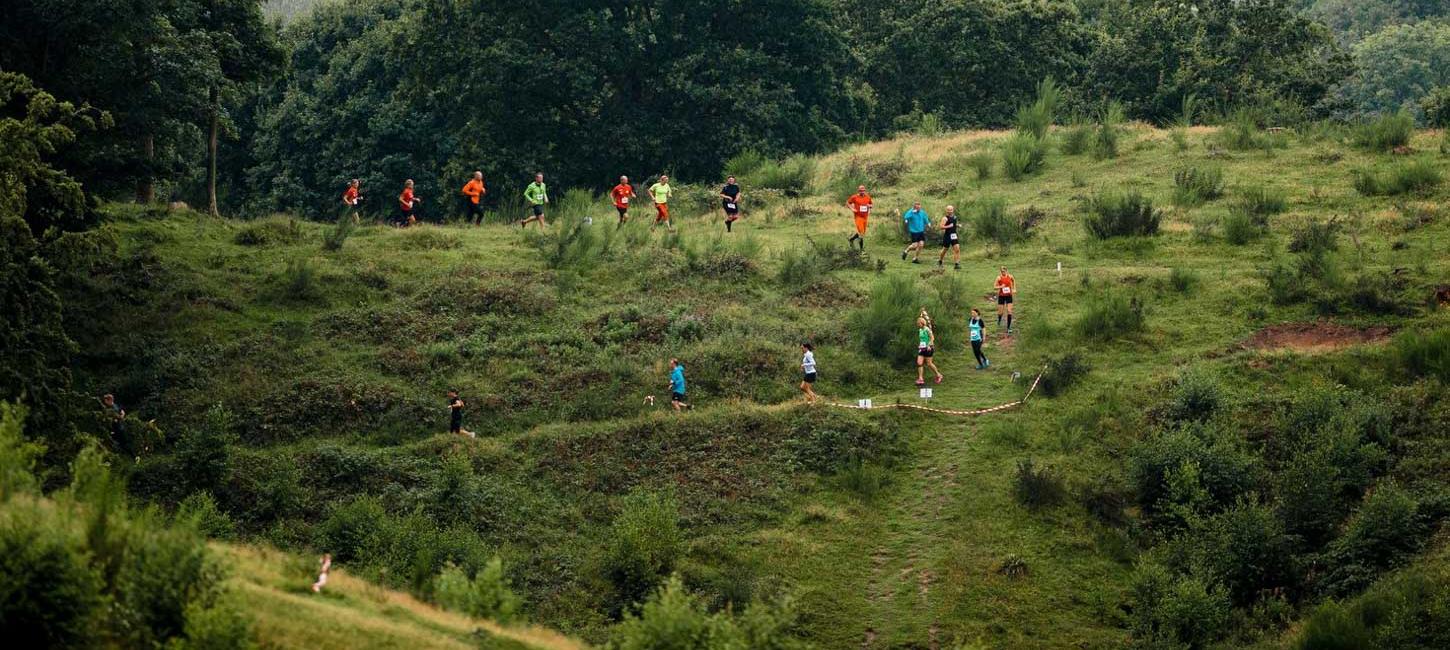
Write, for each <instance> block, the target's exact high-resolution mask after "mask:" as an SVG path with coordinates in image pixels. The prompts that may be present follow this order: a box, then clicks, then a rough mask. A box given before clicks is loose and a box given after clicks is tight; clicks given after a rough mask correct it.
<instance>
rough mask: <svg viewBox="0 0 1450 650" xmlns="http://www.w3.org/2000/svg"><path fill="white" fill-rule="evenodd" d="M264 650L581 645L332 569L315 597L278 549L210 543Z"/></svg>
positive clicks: (297, 566)
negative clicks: (229, 573) (229, 574)
mask: <svg viewBox="0 0 1450 650" xmlns="http://www.w3.org/2000/svg"><path fill="white" fill-rule="evenodd" d="M214 548H215V549H216V550H217V551H218V552H219V553H220V554H221V555H222V556H223V557H224V558H226V559H227V561H228V562H229V563H230V564H231V565H232V568H233V574H232V575H233V577H232V582H233V585H234V586H235V588H236V589H237V590H238V592H239V595H240V599H239V600H240V602H241V603H243V604H244V610H245V611H246V612H247V613H248V614H250V615H251V616H252V617H253V620H254V631H255V634H256V635H257V637H258V638H259V639H260V640H261V641H262V643H263V645H264V646H265V647H277V648H315V649H318V650H330V649H336V650H357V649H359V648H458V649H463V648H480V647H482V648H498V649H499V650H525V649H528V648H535V649H538V650H572V649H575V648H582V647H584V646H583V645H581V644H579V643H578V642H576V641H573V640H571V639H568V638H566V637H563V636H561V635H558V634H555V633H553V632H549V631H547V630H544V629H541V628H536V627H527V628H512V627H504V626H500V625H498V624H496V623H494V622H492V621H486V620H479V619H472V618H468V617H466V616H460V615H458V614H454V613H451V612H445V611H442V610H439V609H436V608H434V607H431V606H429V605H426V604H424V603H420V602H418V600H417V599H415V598H413V597H412V596H409V595H406V594H402V593H399V592H396V591H391V590H388V589H384V588H382V587H378V586H377V585H374V584H371V583H369V582H366V581H364V580H360V579H358V578H354V577H353V576H351V575H348V573H347V571H346V570H345V569H338V570H334V571H333V572H332V574H331V575H330V576H329V580H328V584H327V588H326V589H325V590H324V591H323V593H322V594H321V595H317V594H313V593H312V591H311V584H312V581H313V580H314V579H315V578H316V575H315V573H314V571H315V567H314V566H313V563H312V562H310V561H307V560H306V559H302V558H298V557H296V556H291V555H288V554H285V553H281V552H279V551H274V550H270V549H265V548H260V547H251V546H231V545H224V544H217V545H215V546H214Z"/></svg>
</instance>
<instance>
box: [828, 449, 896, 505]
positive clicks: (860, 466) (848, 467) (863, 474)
mask: <svg viewBox="0 0 1450 650" xmlns="http://www.w3.org/2000/svg"><path fill="white" fill-rule="evenodd" d="M836 482H837V483H838V484H839V485H840V486H841V488H842V489H844V490H846V491H847V492H850V493H852V494H854V495H856V496H857V497H859V498H860V499H862V500H864V501H871V500H873V499H875V498H876V496H877V495H878V494H880V493H881V489H882V488H883V487H885V486H886V470H885V469H884V468H882V467H881V466H880V465H877V464H875V463H872V462H870V461H866V460H862V459H860V458H852V459H850V460H849V461H847V462H846V464H845V465H844V466H843V467H841V469H840V470H839V471H838V472H836Z"/></svg>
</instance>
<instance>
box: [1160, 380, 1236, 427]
mask: <svg viewBox="0 0 1450 650" xmlns="http://www.w3.org/2000/svg"><path fill="white" fill-rule="evenodd" d="M1223 406H1224V396H1223V388H1222V387H1221V386H1220V385H1219V383H1218V380H1217V379H1215V378H1214V377H1213V376H1212V375H1209V374H1208V373H1207V372H1205V371H1201V370H1197V371H1188V372H1184V373H1183V374H1181V375H1179V376H1178V381H1177V382H1175V383H1174V385H1173V389H1172V390H1171V391H1169V393H1168V399H1167V401H1165V402H1164V403H1163V404H1162V406H1160V407H1159V409H1158V417H1159V418H1160V419H1162V420H1164V421H1166V422H1173V423H1182V422H1204V421H1207V420H1209V419H1210V418H1212V417H1213V416H1214V415H1215V414H1217V413H1218V412H1219V411H1220V410H1221V409H1222V408H1223Z"/></svg>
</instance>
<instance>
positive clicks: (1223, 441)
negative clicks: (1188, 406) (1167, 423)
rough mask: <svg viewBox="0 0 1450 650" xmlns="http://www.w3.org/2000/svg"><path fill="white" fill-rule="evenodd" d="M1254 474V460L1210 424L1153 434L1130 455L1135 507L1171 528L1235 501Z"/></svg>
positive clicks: (1256, 469) (1256, 464)
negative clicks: (1135, 495)
mask: <svg viewBox="0 0 1450 650" xmlns="http://www.w3.org/2000/svg"><path fill="white" fill-rule="evenodd" d="M1258 473H1259V462H1258V460H1257V459H1256V458H1254V456H1253V455H1252V454H1250V453H1248V452H1247V451H1245V450H1244V449H1243V448H1242V445H1241V443H1240V442H1239V441H1237V440H1235V439H1234V437H1233V436H1232V434H1230V433H1228V432H1226V431H1224V430H1223V429H1222V428H1220V427H1219V426H1217V425H1213V424H1201V425H1188V426H1181V427H1177V428H1173V429H1169V430H1166V431H1162V432H1159V433H1155V434H1152V435H1150V436H1149V437H1147V438H1146V439H1144V440H1142V441H1140V442H1138V443H1136V444H1134V445H1133V448H1132V449H1131V451H1130V452H1129V454H1128V479H1129V482H1130V483H1132V485H1133V486H1134V492H1135V493H1136V494H1137V496H1138V505H1139V506H1141V507H1142V508H1143V512H1144V514H1145V515H1146V516H1147V517H1148V518H1149V519H1150V521H1153V522H1154V523H1155V524H1157V525H1159V526H1162V527H1165V528H1167V529H1170V530H1171V529H1173V528H1176V527H1179V526H1182V525H1184V523H1185V522H1187V521H1189V520H1191V519H1192V518H1194V517H1196V516H1201V515H1203V514H1208V513H1212V512H1216V511H1218V510H1221V509H1223V508H1224V507H1227V506H1228V505H1229V504H1231V503H1234V502H1235V501H1236V500H1237V499H1238V498H1239V497H1240V496H1243V495H1245V494H1247V493H1248V492H1249V491H1250V490H1251V489H1252V488H1253V486H1254V485H1255V483H1256V482H1257V480H1258Z"/></svg>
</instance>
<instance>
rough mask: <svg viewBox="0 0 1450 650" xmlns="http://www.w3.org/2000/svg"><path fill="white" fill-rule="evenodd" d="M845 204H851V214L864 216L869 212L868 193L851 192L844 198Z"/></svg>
mask: <svg viewBox="0 0 1450 650" xmlns="http://www.w3.org/2000/svg"><path fill="white" fill-rule="evenodd" d="M846 205H849V206H851V214H852V215H855V216H857V217H864V216H866V215H867V214H870V212H871V195H870V194H852V195H851V198H849V199H846Z"/></svg>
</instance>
